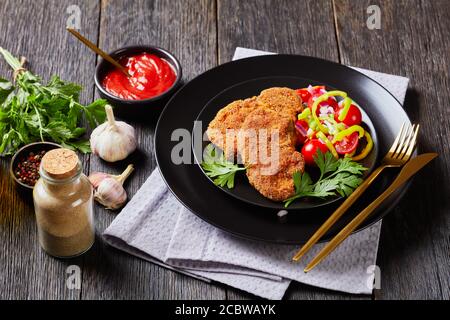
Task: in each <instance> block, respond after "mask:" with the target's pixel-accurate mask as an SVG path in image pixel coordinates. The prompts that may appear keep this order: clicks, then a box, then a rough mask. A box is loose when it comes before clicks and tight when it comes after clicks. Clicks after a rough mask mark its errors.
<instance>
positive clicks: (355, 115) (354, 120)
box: [334, 104, 362, 127]
mask: <svg viewBox="0 0 450 320" xmlns="http://www.w3.org/2000/svg"><path fill="white" fill-rule="evenodd" d="M343 109H344V108H339V109H338V110H337V112H336V114H335V117H334V118H335V120H336V121H339V119H338V118H339V114H340V113H341V111H342V110H343ZM361 121H362V114H361V110H359V108H358V107H357V106H355V105H354V104H352V105H350V108H349V109H348V112H347V115H346V116H345V118H344V120H343V121H342V122H343V123H345V124H346V125H347V126H349V127H350V126H354V125H360V124H361ZM339 122H340V121H339Z"/></svg>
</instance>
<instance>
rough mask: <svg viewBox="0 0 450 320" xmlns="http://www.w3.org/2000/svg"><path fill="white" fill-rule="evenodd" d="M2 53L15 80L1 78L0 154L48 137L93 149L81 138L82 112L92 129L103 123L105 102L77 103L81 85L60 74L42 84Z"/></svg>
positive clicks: (79, 148) (52, 139) (16, 60)
mask: <svg viewBox="0 0 450 320" xmlns="http://www.w3.org/2000/svg"><path fill="white" fill-rule="evenodd" d="M0 53H1V54H2V55H3V57H4V59H5V60H6V62H7V63H8V64H9V65H10V66H11V68H12V69H13V70H14V74H15V83H12V82H10V81H8V80H6V79H2V78H0V155H8V154H12V153H14V152H15V151H16V150H17V149H18V148H19V147H20V146H21V145H23V144H27V143H31V142H35V141H46V140H51V141H54V142H57V143H59V144H61V145H62V146H64V147H67V148H70V149H77V150H79V151H81V152H83V153H86V152H90V147H89V141H86V140H79V138H80V137H81V136H82V135H84V133H85V132H86V129H85V128H83V127H78V124H79V122H80V120H81V117H82V115H84V116H85V117H86V119H87V121H88V123H89V125H90V127H91V128H94V127H96V126H97V125H98V124H100V123H103V122H104V121H105V117H106V114H105V110H104V107H105V104H106V101H105V100H102V99H100V100H96V101H94V102H93V103H91V104H90V105H88V106H84V105H82V104H80V103H79V102H78V98H79V94H80V91H81V87H80V86H79V85H77V84H74V83H69V82H64V81H62V80H61V79H59V77H57V76H53V77H52V78H51V80H50V81H49V82H48V83H47V84H43V83H42V80H41V79H40V78H39V77H38V76H36V75H34V74H33V73H31V72H30V71H28V70H25V69H24V68H23V67H22V64H21V62H20V61H19V60H18V59H17V58H15V57H14V56H13V55H12V54H11V53H9V52H8V51H7V50H5V49H3V48H1V47H0Z"/></svg>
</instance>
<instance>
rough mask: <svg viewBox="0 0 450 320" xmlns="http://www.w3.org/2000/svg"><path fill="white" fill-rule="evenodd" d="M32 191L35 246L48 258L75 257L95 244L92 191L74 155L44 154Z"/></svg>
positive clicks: (59, 151) (61, 151)
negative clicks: (48, 256) (35, 230)
mask: <svg viewBox="0 0 450 320" xmlns="http://www.w3.org/2000/svg"><path fill="white" fill-rule="evenodd" d="M39 172H40V178H39V180H38V181H37V182H36V185H35V186H34V189H33V200H34V208H35V213H36V222H37V227H38V236H39V243H40V245H41V247H42V248H43V249H44V250H45V251H46V252H47V253H48V254H50V255H52V256H55V257H61V258H63V257H64V258H68V257H73V256H78V255H80V254H82V253H84V252H86V251H87V250H89V249H90V248H91V246H92V245H93V243H94V240H95V228H94V223H93V189H92V185H91V183H90V182H89V179H88V178H87V177H86V176H85V175H84V174H83V173H82V167H81V163H80V161H79V159H78V156H77V155H76V153H75V152H73V151H71V150H68V149H64V148H61V149H54V150H51V151H49V152H47V153H46V154H45V156H44V157H43V158H42V161H41V166H40V171H39Z"/></svg>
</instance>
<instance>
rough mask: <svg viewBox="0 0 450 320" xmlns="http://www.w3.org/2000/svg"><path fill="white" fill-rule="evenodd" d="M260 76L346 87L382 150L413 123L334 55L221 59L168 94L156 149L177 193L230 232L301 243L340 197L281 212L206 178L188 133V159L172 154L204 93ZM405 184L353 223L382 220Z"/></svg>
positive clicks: (372, 193)
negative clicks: (306, 211)
mask: <svg viewBox="0 0 450 320" xmlns="http://www.w3.org/2000/svg"><path fill="white" fill-rule="evenodd" d="M264 77H302V78H305V79H311V80H312V81H314V82H315V83H323V84H325V85H327V86H330V87H334V88H339V89H340V90H343V91H345V92H347V93H348V94H349V96H350V97H352V98H353V99H354V100H355V101H357V102H358V103H359V104H360V105H361V106H364V110H365V111H366V113H367V114H368V116H369V117H370V119H371V120H372V122H373V123H374V126H375V127H376V128H377V134H378V148H379V154H380V155H384V154H385V153H386V152H387V150H388V149H389V147H390V145H391V144H392V142H393V140H394V138H395V136H396V134H397V132H398V131H399V130H400V127H401V125H402V123H403V122H405V123H407V124H410V121H409V119H408V116H407V115H406V113H405V112H404V110H403V109H402V107H401V105H400V103H399V102H398V101H397V100H396V99H395V98H394V97H393V96H392V95H391V94H390V93H389V92H388V91H387V90H386V89H384V88H383V87H382V86H381V85H379V84H378V83H377V82H375V81H373V80H372V79H370V78H368V77H367V76H365V75H363V74H362V73H360V72H357V71H355V70H353V69H351V68H348V67H346V66H343V65H340V64H336V63H334V62H330V61H326V60H322V59H318V58H313V57H305V56H296V55H270V56H261V57H253V58H247V59H242V60H237V61H233V62H229V63H226V64H223V65H221V66H218V67H216V68H213V69H211V70H209V71H207V72H205V73H203V74H201V75H199V76H198V77H196V78H195V79H194V80H192V81H190V82H189V83H187V84H186V85H185V86H184V87H183V88H181V89H180V90H179V91H178V92H177V93H176V94H175V95H174V96H173V97H172V99H171V100H170V101H169V102H168V104H167V105H166V107H165V109H164V110H163V112H162V114H161V116H160V118H159V121H158V124H157V128H156V132H155V153H156V160H157V162H158V166H159V169H160V171H161V173H162V176H163V178H164V179H165V181H166V183H167V185H168V186H169V188H170V189H171V191H172V192H173V194H174V195H175V196H176V197H177V198H178V200H179V201H181V203H183V204H184V205H185V206H186V207H187V208H188V209H190V210H191V211H192V212H193V213H195V214H196V215H197V216H199V217H200V218H202V219H203V220H205V221H207V222H209V223H210V224H212V225H214V226H216V227H218V228H221V229H223V230H225V231H228V232H230V233H232V234H235V235H238V236H241V237H245V238H249V239H254V240H265V241H271V242H277V243H291V244H300V243H304V242H305V241H307V240H308V238H309V237H310V236H311V235H312V234H313V233H314V232H315V231H316V230H317V228H318V227H319V226H320V225H321V224H322V223H323V222H324V221H325V219H326V218H327V217H328V216H329V215H330V214H331V213H332V212H333V211H334V209H335V208H336V207H337V206H338V205H339V204H340V201H338V202H335V203H333V204H330V205H328V206H324V207H320V208H316V209H310V211H309V213H310V214H290V213H288V214H287V215H286V216H284V217H283V218H281V219H280V218H279V217H278V216H277V212H278V209H271V208H264V207H259V206H254V205H251V204H248V203H245V202H243V201H240V200H238V199H235V198H233V197H230V196H228V195H227V194H225V193H224V192H223V191H222V190H220V189H219V188H217V187H215V186H214V185H213V184H212V183H210V181H209V180H208V178H206V177H205V175H204V174H203V172H202V171H201V170H200V169H199V167H198V166H197V165H196V164H195V163H193V161H194V156H193V153H192V149H191V142H190V141H184V143H183V144H182V145H183V146H184V148H183V151H184V152H185V154H183V156H184V159H185V161H187V162H189V163H184V164H177V163H175V162H174V161H172V153H173V152H174V147H175V146H176V147H177V148H175V150H178V148H180V140H182V139H180V138H179V137H184V139H185V140H186V139H189V135H187V133H190V132H191V131H192V128H193V125H194V124H193V122H194V120H195V119H196V118H197V115H198V114H199V112H200V111H201V109H202V108H203V107H204V106H205V105H206V104H207V103H208V101H210V100H211V99H212V98H213V97H215V96H216V95H217V94H219V93H220V92H222V91H223V90H225V89H227V88H229V87H231V86H233V85H235V84H238V83H241V82H244V81H249V80H252V79H257V78H264ZM177 129H178V130H177ZM175 130H177V131H175ZM396 173H397V172H396V170H394V169H392V170H390V171H387V172H386V174H385V175H383V176H382V177H380V178H379V179H378V180H377V181H376V182H375V183H374V184H373V185H372V186H371V187H370V188H369V189H368V190H367V191H366V193H365V194H364V196H363V197H361V198H360V199H359V200H358V201H357V203H355V205H354V206H353V207H352V208H351V209H350V210H349V211H347V213H346V214H345V215H344V216H343V217H342V218H341V219H340V220H339V221H338V222H337V223H335V224H334V225H333V227H332V228H331V229H330V230H329V231H328V232H327V233H326V234H325V235H324V237H323V238H322V239H321V240H322V241H325V240H328V239H330V237H332V236H334V235H335V234H336V233H337V232H339V231H340V230H341V229H342V228H343V227H344V226H345V225H346V224H347V223H348V222H349V221H350V220H351V219H352V218H353V217H354V216H355V215H356V214H358V213H359V212H360V211H361V209H363V208H365V207H366V206H367V205H368V204H369V203H370V202H371V201H373V200H374V199H375V198H376V196H377V195H379V194H380V193H381V192H382V191H383V190H385V189H386V187H387V186H388V184H389V183H390V182H391V181H392V178H393V177H394V175H395V174H396ZM406 188H407V185H405V186H404V187H403V188H400V189H398V190H397V191H396V192H395V193H394V194H392V196H391V197H389V198H388V199H387V200H386V201H385V202H384V203H383V204H382V205H381V206H380V207H379V208H378V209H377V210H376V211H375V212H374V213H373V214H372V215H371V216H370V217H369V218H368V219H367V220H366V221H365V222H364V223H363V224H362V225H361V226H360V227H359V229H358V230H361V229H362V228H365V227H367V226H369V225H371V224H373V223H374V222H376V221H378V220H380V219H381V218H382V217H383V216H384V215H385V214H386V213H387V212H388V211H389V210H390V209H392V208H393V207H394V206H395V205H396V204H397V202H398V201H399V200H400V198H401V197H402V196H403V194H404V192H405V191H406ZM288 211H289V210H288Z"/></svg>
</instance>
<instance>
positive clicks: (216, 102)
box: [192, 77, 378, 210]
mask: <svg viewBox="0 0 450 320" xmlns="http://www.w3.org/2000/svg"><path fill="white" fill-rule="evenodd" d="M310 84H311V85H323V83H315V81H313V80H311V79H305V78H300V77H265V78H257V79H252V80H249V81H244V82H241V83H239V84H237V85H234V86H232V87H230V88H227V89H225V90H224V91H222V92H220V93H219V94H218V95H216V96H215V97H214V98H212V99H211V100H210V101H209V102H208V103H207V104H206V106H205V107H204V108H203V110H202V111H201V112H200V114H199V115H198V117H197V119H196V120H197V121H196V123H195V128H194V129H193V132H194V135H193V144H192V146H193V148H194V150H193V151H194V156H195V159H196V162H197V163H201V154H197V152H196V150H195V142H196V141H198V140H197V139H196V138H197V137H196V136H195V134H196V133H197V132H198V133H200V132H201V133H202V136H204V135H203V131H206V128H207V127H208V124H209V123H210V122H211V121H212V120H213V119H214V117H215V116H216V114H217V112H218V111H219V110H220V109H222V108H223V107H224V106H226V105H228V104H229V103H231V102H232V101H234V100H238V99H246V98H249V97H253V96H257V95H259V93H260V92H261V91H262V90H264V89H267V88H270V87H288V88H293V89H296V88H305V87H307V86H308V85H310ZM326 89H327V90H339V88H333V87H331V86H328V85H326ZM356 103H358V102H357V101H356ZM358 105H359V104H358ZM359 106H360V110H361V113H362V116H363V117H362V119H363V126H364V127H365V128H366V129H367V130H368V132H369V133H370V134H371V136H372V139H373V142H374V148H373V150H372V151H371V153H370V154H369V156H367V157H366V158H365V159H363V160H362V161H361V164H362V165H363V166H365V167H366V168H367V169H368V170H367V171H365V174H364V176H368V174H370V172H371V171H372V169H374V167H375V164H376V161H377V151H378V139H377V135H376V131H375V127H374V125H373V123H372V121H371V120H370V118H369V116H368V115H367V113H366V112H365V111H364V108H363V107H361V105H359ZM209 143H210V142H209V141H207V139H204V141H203V148H202V150H204V148H205V147H206V146H207V145H208V144H209ZM199 167H200V170H202V171H203V169H202V168H201V166H199ZM307 170H308V172H309V173H310V174H311V173H313V176H314V173H316V172H315V171H318V170H314V168H307ZM203 172H204V171H203ZM205 176H206V174H205ZM206 177H207V178H208V179H209V180H210V181H211V183H213V184H214V182H213V180H212V179H211V178H209V177H208V176H206ZM217 188H220V189H221V190H222V191H224V192H226V193H227V194H229V195H231V196H233V197H235V198H237V199H239V200H242V201H245V202H248V203H250V204H253V205H257V206H261V207H266V208H272V209H278V210H282V209H285V208H284V203H283V202H275V201H272V200H270V199H267V198H266V197H264V196H263V195H261V194H260V193H259V192H258V191H257V190H256V189H255V188H253V187H252V185H251V184H250V183H249V182H248V179H247V177H246V175H245V172H244V171H240V172H237V173H236V177H235V184H234V188H232V189H229V188H227V187H219V186H217ZM341 198H342V197H341V196H335V197H328V198H327V199H317V198H310V199H301V200H297V201H294V202H293V203H292V204H291V205H290V206H289V210H303V209H312V208H316V207H320V206H324V205H328V204H330V203H333V202H335V201H339V200H340V199H341Z"/></svg>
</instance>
